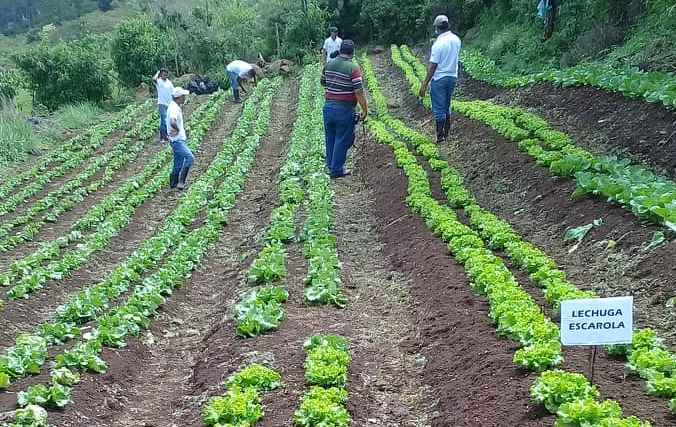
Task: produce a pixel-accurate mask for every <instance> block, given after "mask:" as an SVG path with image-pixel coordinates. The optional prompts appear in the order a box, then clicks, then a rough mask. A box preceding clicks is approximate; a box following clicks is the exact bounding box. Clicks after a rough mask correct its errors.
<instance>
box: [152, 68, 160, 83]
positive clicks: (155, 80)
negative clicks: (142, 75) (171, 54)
mask: <svg viewBox="0 0 676 427" xmlns="http://www.w3.org/2000/svg"><path fill="white" fill-rule="evenodd" d="M158 78H160V70H157V72H156V73H155V75H154V76H153V81H154V82H155V83H157V79H158Z"/></svg>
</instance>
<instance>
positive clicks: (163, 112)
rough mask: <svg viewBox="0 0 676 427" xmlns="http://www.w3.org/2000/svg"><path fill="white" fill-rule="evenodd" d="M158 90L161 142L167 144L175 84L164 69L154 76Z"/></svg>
mask: <svg viewBox="0 0 676 427" xmlns="http://www.w3.org/2000/svg"><path fill="white" fill-rule="evenodd" d="M153 81H154V82H155V87H156V88H157V111H158V112H159V114H160V142H161V143H163V144H166V143H167V107H169V104H170V103H171V93H172V92H173V90H174V84H173V83H172V82H171V80H169V71H167V69H166V68H162V69H161V70H159V71H157V72H156V73H155V75H154V76H153Z"/></svg>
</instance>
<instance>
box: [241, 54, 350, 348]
mask: <svg viewBox="0 0 676 427" xmlns="http://www.w3.org/2000/svg"><path fill="white" fill-rule="evenodd" d="M318 74H319V69H318V68H317V66H313V65H311V66H308V67H306V68H305V70H304V74H303V78H302V80H301V83H300V89H299V99H298V107H297V110H296V114H297V118H296V121H295V123H294V128H293V131H292V132H291V138H290V143H289V151H288V154H287V156H286V159H285V162H284V164H283V166H282V168H281V172H280V178H279V194H280V196H279V197H280V200H279V201H280V204H279V206H278V207H277V208H275V209H274V210H273V212H272V214H271V217H270V224H269V226H268V228H267V230H266V232H265V235H264V236H263V249H262V250H261V251H260V253H259V254H258V257H257V258H256V259H255V260H254V261H253V262H252V263H251V266H250V268H249V273H248V277H249V279H250V281H252V282H253V283H256V284H258V285H262V286H259V287H255V288H253V289H252V290H250V291H249V292H248V293H247V294H246V295H244V297H242V299H241V301H240V302H239V303H238V304H237V305H236V306H235V310H234V317H235V319H236V321H237V333H238V334H239V335H241V336H247V337H253V336H257V335H260V334H263V333H266V332H270V331H272V330H275V329H277V327H278V326H279V324H280V323H281V321H282V320H283V319H284V309H283V307H282V304H283V303H284V302H285V301H286V300H287V299H288V291H287V290H286V288H285V287H284V286H279V285H276V284H277V283H280V282H282V281H283V280H284V279H285V278H286V260H287V258H288V253H287V250H286V246H287V245H288V244H290V243H293V242H296V241H302V242H303V248H302V253H303V254H304V256H305V258H306V260H307V263H308V274H307V276H306V277H305V284H306V289H305V294H304V299H305V302H306V303H307V304H308V305H318V304H333V305H335V306H337V307H344V306H345V304H346V303H347V300H346V299H345V297H344V296H343V295H342V292H341V280H340V275H339V268H340V260H339V258H338V254H337V251H336V246H335V237H334V236H333V235H332V234H331V226H332V225H333V213H332V207H333V199H334V194H333V191H332V190H331V188H330V187H329V177H328V175H327V174H326V172H325V171H324V153H323V150H324V145H323V144H322V141H323V123H322V116H321V114H319V112H321V103H322V102H323V99H322V97H321V96H320V94H321V93H322V92H321V90H320V88H319V87H318V84H319V78H318ZM302 207H305V208H306V215H305V221H304V223H303V227H302V230H300V233H298V235H297V230H296V228H297V227H296V218H297V217H298V216H299V215H298V214H299V211H300V209H301V208H302Z"/></svg>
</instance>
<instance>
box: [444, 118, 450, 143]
mask: <svg viewBox="0 0 676 427" xmlns="http://www.w3.org/2000/svg"><path fill="white" fill-rule="evenodd" d="M450 132H451V118H450V117H446V121H445V122H444V139H448V134H449V133H450Z"/></svg>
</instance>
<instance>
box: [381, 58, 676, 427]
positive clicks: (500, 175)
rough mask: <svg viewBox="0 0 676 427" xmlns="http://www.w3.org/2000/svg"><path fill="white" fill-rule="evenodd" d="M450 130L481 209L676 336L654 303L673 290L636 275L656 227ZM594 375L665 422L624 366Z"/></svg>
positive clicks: (450, 149)
mask: <svg viewBox="0 0 676 427" xmlns="http://www.w3.org/2000/svg"><path fill="white" fill-rule="evenodd" d="M374 66H375V68H376V74H377V75H378V78H379V82H380V84H381V88H382V90H383V93H384V94H385V96H386V98H388V100H389V102H391V103H393V104H398V105H401V107H400V108H399V109H396V110H394V111H393V114H396V115H397V116H399V117H400V118H402V119H403V120H404V121H405V122H406V123H407V124H408V125H409V126H411V127H413V128H415V127H416V124H418V125H419V124H420V123H421V122H422V123H424V122H425V119H424V114H425V112H427V115H428V116H430V115H431V112H428V111H426V110H425V109H424V108H423V107H422V106H421V105H420V103H419V102H417V101H416V100H415V99H414V98H413V97H412V96H410V95H409V93H410V91H408V87H407V86H406V83H405V81H404V79H403V75H402V74H401V72H400V71H399V70H398V69H396V68H395V67H393V66H392V64H391V63H390V61H389V60H388V59H385V58H383V57H380V58H377V60H376V61H375V64H374ZM397 73H398V74H397ZM392 100H393V101H392ZM431 126H433V123H429V124H426V125H424V126H422V128H423V129H424V130H425V131H426V133H427V134H428V135H429V134H430V133H431V132H432V129H431ZM453 126H454V130H453V132H452V136H451V140H450V141H449V142H447V143H445V144H442V145H441V146H440V149H441V150H440V151H441V153H442V157H445V158H446V159H448V160H449V161H450V163H451V165H452V166H454V167H455V168H456V169H458V171H459V172H460V173H461V175H462V176H463V178H464V179H465V185H466V186H467V187H468V189H470V191H471V193H472V194H473V195H474V196H475V197H476V198H477V200H478V202H479V203H480V204H481V205H482V206H483V207H484V208H486V209H488V210H490V211H491V212H493V213H494V214H496V215H497V216H498V217H500V218H503V219H506V220H507V221H508V222H509V223H510V224H511V225H512V226H513V227H514V229H515V230H516V231H517V233H519V234H520V235H521V236H522V237H523V238H524V239H525V240H527V241H530V242H532V243H534V244H535V245H537V246H538V247H540V248H541V249H543V250H545V251H546V252H547V253H548V254H549V255H550V256H552V257H553V258H554V259H555V260H556V261H557V263H558V264H559V265H560V267H561V268H562V269H563V270H564V271H566V273H567V274H568V277H569V279H570V280H571V281H573V283H575V284H577V285H578V286H579V287H581V288H584V289H589V288H592V289H594V290H595V291H596V292H598V293H599V294H601V295H605V296H613V295H626V294H633V295H634V297H635V319H636V322H637V324H638V325H639V326H644V325H650V326H653V327H655V328H657V329H658V330H660V332H662V333H663V334H664V335H666V336H670V337H673V329H672V328H671V327H670V324H671V321H672V318H671V316H672V315H671V313H670V312H669V311H668V310H666V309H665V307H664V305H661V306H660V305H656V304H655V301H662V302H664V301H666V297H665V296H666V295H669V293H670V289H669V288H668V287H664V288H659V287H657V286H655V285H654V284H650V282H649V280H637V278H636V277H632V272H633V271H635V269H637V265H638V264H639V262H641V260H644V261H643V262H644V263H645V262H647V260H650V259H654V255H653V254H648V253H643V252H641V248H642V246H644V245H645V242H646V241H647V240H649V239H650V236H651V234H652V232H653V231H654V230H655V229H656V227H646V226H645V225H644V224H642V223H640V222H639V221H637V220H636V219H635V218H634V217H633V215H631V214H630V213H628V212H626V211H623V210H621V209H620V208H618V207H614V206H612V205H609V204H607V203H605V202H604V201H601V200H597V199H593V198H589V197H584V198H580V199H579V200H573V199H571V198H570V196H569V195H570V194H571V193H572V190H573V188H574V185H573V184H572V183H571V182H569V181H568V180H563V179H552V178H550V177H549V174H548V171H547V170H546V169H544V168H541V167H538V166H537V165H536V164H535V163H534V161H533V160H532V159H530V158H529V157H528V156H526V155H524V154H522V153H520V152H519V151H518V149H517V148H516V146H515V144H514V143H511V142H509V141H506V140H505V139H504V138H502V137H500V136H499V135H497V134H496V133H495V132H493V131H492V130H491V129H489V128H488V127H486V126H484V125H482V124H480V123H477V122H473V121H471V120H467V119H466V118H464V117H462V116H460V115H456V116H454V119H453ZM433 178H434V177H433V176H430V179H433ZM435 197H437V198H439V197H438V195H437V196H435ZM444 199H445V198H444V197H442V198H440V201H444ZM596 218H603V220H604V225H603V226H602V227H600V228H599V229H597V230H595V231H594V232H593V233H590V235H589V236H588V237H587V238H586V239H585V241H584V242H583V244H582V245H580V248H579V249H578V250H577V251H575V252H573V253H570V252H569V251H568V247H566V246H565V245H564V244H563V239H562V237H563V234H564V233H565V231H566V229H568V228H570V227H575V226H579V225H583V224H586V223H588V222H591V221H592V220H593V219H596ZM609 239H615V240H616V241H618V243H617V246H616V247H615V249H614V250H612V251H607V250H606V249H605V248H606V246H607V244H608V241H609ZM656 261H657V262H660V261H659V259H657V260H656ZM517 277H519V278H520V280H521V283H522V284H523V285H524V287H525V288H526V289H527V290H529V292H531V293H532V295H533V296H534V297H535V298H536V300H537V299H540V300H541V299H542V298H541V294H540V290H538V289H537V288H535V287H534V286H532V284H531V283H529V281H528V278H527V276H526V275H523V274H518V273H517ZM672 289H673V288H672ZM672 295H673V294H672ZM672 344H673V341H672ZM565 357H566V364H565V366H564V368H565V369H568V370H571V371H576V372H585V371H586V369H587V365H586V352H584V351H576V350H567V351H566V354H565ZM596 369H597V373H598V372H600V374H597V380H596V381H595V382H596V384H597V386H599V389H600V390H601V392H602V393H603V395H604V396H606V397H610V398H616V399H618V401H619V402H620V403H621V405H622V407H623V409H625V411H626V412H627V413H629V414H636V415H639V416H641V417H642V418H643V419H647V420H650V421H655V422H656V423H657V425H662V424H663V423H664V422H667V423H668V420H669V419H670V416H669V415H668V414H667V411H666V407H665V405H666V401H665V400H664V399H657V398H651V397H649V396H647V395H646V393H645V383H644V382H643V381H642V380H639V379H637V378H635V377H628V378H625V377H624V368H623V366H622V363H621V362H619V361H616V360H610V359H608V358H607V357H605V356H601V358H600V360H599V362H598V364H597V368H596ZM629 396H631V398H629V399H627V397H629Z"/></svg>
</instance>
